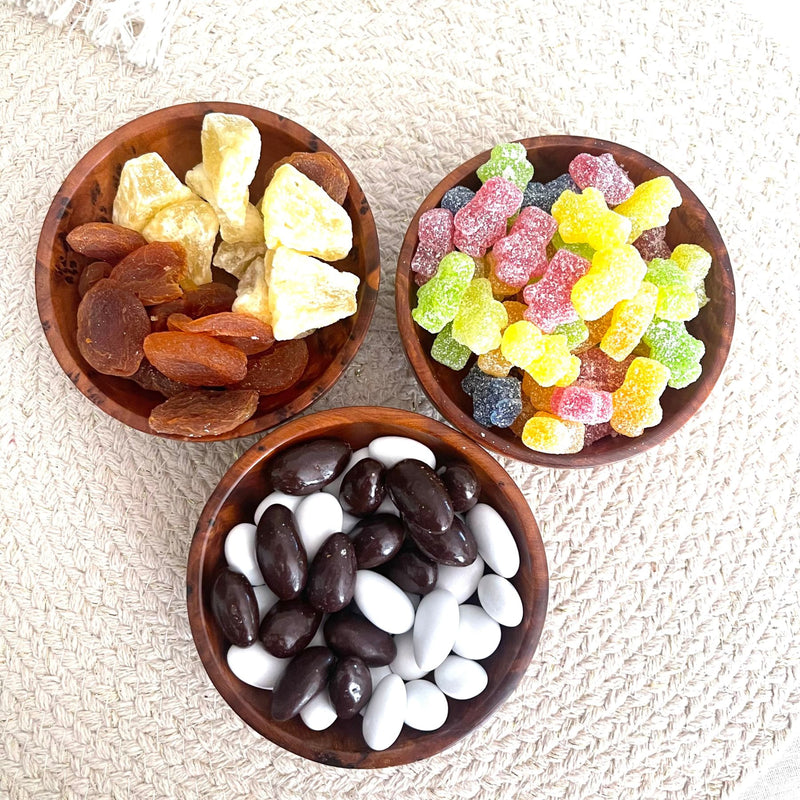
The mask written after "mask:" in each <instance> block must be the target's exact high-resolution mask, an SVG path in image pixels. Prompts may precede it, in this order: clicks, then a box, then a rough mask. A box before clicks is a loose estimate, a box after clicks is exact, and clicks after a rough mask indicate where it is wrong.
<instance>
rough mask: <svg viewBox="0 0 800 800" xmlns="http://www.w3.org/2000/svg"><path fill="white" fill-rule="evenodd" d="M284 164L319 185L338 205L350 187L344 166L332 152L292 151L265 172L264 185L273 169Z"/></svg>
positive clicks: (269, 179) (271, 174)
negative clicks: (289, 165)
mask: <svg viewBox="0 0 800 800" xmlns="http://www.w3.org/2000/svg"><path fill="white" fill-rule="evenodd" d="M284 164H291V165H292V166H293V167H294V168H295V169H296V170H297V171H298V172H302V173H303V175H305V176H306V177H307V178H310V179H311V180H312V181H314V183H316V184H318V185H319V186H321V187H322V188H323V189H324V190H325V191H326V192H327V194H328V196H329V197H330V198H331V200H334V201H335V202H337V203H338V204H339V205H342V203H344V200H345V198H346V197H347V190H348V189H349V188H350V178H348V177H347V173H346V172H345V169H344V167H343V166H342V164H341V162H340V161H339V159H338V158H336V156H335V155H333V154H332V153H292V154H291V155H290V156H286V158H282V159H281V160H280V161H276V162H275V163H274V164H273V165H272V166H271V167H270V168H269V169H268V170H267V174H266V178H265V180H266V185H267V186H269V182H270V181H271V180H272V177H273V175H275V170H277V169H278V167H282V166H283V165H284Z"/></svg>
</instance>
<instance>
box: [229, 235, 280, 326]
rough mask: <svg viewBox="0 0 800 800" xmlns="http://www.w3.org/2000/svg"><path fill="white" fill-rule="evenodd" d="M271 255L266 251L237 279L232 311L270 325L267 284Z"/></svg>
mask: <svg viewBox="0 0 800 800" xmlns="http://www.w3.org/2000/svg"><path fill="white" fill-rule="evenodd" d="M273 255H274V254H273V253H272V251H271V250H267V252H266V253H265V255H264V257H263V258H255V259H253V261H251V262H250V266H248V268H247V269H246V270H245V272H244V274H243V275H242V277H241V278H240V279H239V285H238V286H237V287H236V299H235V300H234V301H233V307H232V308H231V310H232V311H236V312H237V313H239V314H247V315H248V316H251V317H255V318H256V319H260V320H261V321H262V322H265V323H266V324H267V325H270V324H271V323H272V315H271V314H270V307H269V294H270V292H269V282H270V272H271V267H272V260H273Z"/></svg>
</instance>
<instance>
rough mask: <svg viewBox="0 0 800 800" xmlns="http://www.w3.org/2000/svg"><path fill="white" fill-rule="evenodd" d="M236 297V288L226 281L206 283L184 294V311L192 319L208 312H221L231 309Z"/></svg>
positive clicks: (203, 315)
mask: <svg viewBox="0 0 800 800" xmlns="http://www.w3.org/2000/svg"><path fill="white" fill-rule="evenodd" d="M235 299H236V289H233V288H231V287H230V286H228V285H227V284H226V283H204V284H203V285H202V286H198V287H197V288H196V289H192V290H190V291H188V292H186V294H185V295H184V301H185V302H184V309H183V313H185V314H187V315H188V316H190V317H191V318H192V319H196V318H197V317H205V316H206V315H207V314H219V313H221V312H223V311H230V310H231V306H232V305H233V301H234V300H235Z"/></svg>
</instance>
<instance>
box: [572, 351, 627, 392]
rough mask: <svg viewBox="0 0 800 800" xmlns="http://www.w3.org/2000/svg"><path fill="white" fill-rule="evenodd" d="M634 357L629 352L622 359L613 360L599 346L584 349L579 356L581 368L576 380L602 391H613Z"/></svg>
mask: <svg viewBox="0 0 800 800" xmlns="http://www.w3.org/2000/svg"><path fill="white" fill-rule="evenodd" d="M635 357H636V356H634V355H633V354H631V355H629V356H628V357H627V358H626V359H624V360H622V361H615V360H614V359H613V358H611V356H607V355H606V354H605V353H604V352H603V351H602V350H601V349H600V348H599V347H593V348H592V349H591V350H586V351H585V352H583V353H581V354H580V356H579V358H580V360H581V370H580V373H579V375H578V382H579V383H580V384H582V385H588V386H590V387H592V388H594V389H599V390H601V391H604V392H615V391H616V390H617V389H619V387H620V386H622V383H623V381H624V380H625V373H626V372H627V371H628V367H629V366H630V364H631V361H633V359H634V358H635Z"/></svg>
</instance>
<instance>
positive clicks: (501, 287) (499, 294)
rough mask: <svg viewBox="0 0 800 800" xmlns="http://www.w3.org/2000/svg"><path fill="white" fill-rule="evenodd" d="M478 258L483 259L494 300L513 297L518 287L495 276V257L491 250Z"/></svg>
mask: <svg viewBox="0 0 800 800" xmlns="http://www.w3.org/2000/svg"><path fill="white" fill-rule="evenodd" d="M480 260H481V261H483V263H484V264H485V266H486V268H487V271H488V274H487V275H486V277H487V278H488V279H489V283H490V284H491V285H492V294H493V295H494V297H495V299H496V300H504V299H505V298H506V297H514V296H515V295H517V294H518V293H519V287H517V286H511V285H509V284H507V283H506V282H505V281H501V280H500V278H498V277H497V273H496V272H495V268H494V264H495V258H494V251H493V250H490V251H489V252H488V253H487V254H486V256H485V257H484V258H483V259H480ZM476 273H477V270H476Z"/></svg>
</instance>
